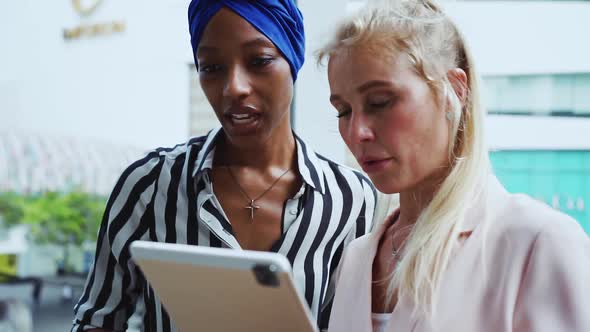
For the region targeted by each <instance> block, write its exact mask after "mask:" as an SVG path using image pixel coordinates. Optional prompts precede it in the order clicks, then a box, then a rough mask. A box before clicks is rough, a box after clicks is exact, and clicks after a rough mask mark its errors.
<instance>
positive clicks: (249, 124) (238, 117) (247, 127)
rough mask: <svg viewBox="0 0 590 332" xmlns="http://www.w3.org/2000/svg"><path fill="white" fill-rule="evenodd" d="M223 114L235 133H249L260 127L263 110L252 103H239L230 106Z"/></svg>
mask: <svg viewBox="0 0 590 332" xmlns="http://www.w3.org/2000/svg"><path fill="white" fill-rule="evenodd" d="M223 116H224V118H225V119H226V122H227V123H228V124H229V125H230V127H231V130H232V131H233V132H234V133H235V134H238V135H247V134H252V133H254V132H255V131H256V129H257V128H258V125H259V123H260V119H261V118H262V112H260V111H258V110H257V109H256V107H254V106H251V105H238V106H232V107H230V108H228V109H227V110H226V111H225V112H224V113H223Z"/></svg>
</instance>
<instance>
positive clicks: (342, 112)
mask: <svg viewBox="0 0 590 332" xmlns="http://www.w3.org/2000/svg"><path fill="white" fill-rule="evenodd" d="M336 110H338V115H336V117H337V118H338V119H340V118H345V117H347V116H349V115H350V113H352V110H351V109H350V108H348V107H336Z"/></svg>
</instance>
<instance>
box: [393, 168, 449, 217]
mask: <svg viewBox="0 0 590 332" xmlns="http://www.w3.org/2000/svg"><path fill="white" fill-rule="evenodd" d="M440 183H442V180H440V179H435V180H432V179H430V180H426V181H424V182H422V183H420V184H418V185H417V186H416V187H415V188H413V189H410V190H407V191H403V192H400V215H399V224H400V225H403V226H408V225H414V224H415V223H416V221H417V220H418V217H419V216H420V214H421V213H422V211H424V209H426V207H427V206H428V204H430V202H431V201H432V198H433V197H434V195H435V194H436V192H437V191H438V188H439V187H440Z"/></svg>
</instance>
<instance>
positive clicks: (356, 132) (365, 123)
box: [348, 111, 375, 144]
mask: <svg viewBox="0 0 590 332" xmlns="http://www.w3.org/2000/svg"><path fill="white" fill-rule="evenodd" d="M348 137H349V140H350V143H351V144H360V143H366V142H370V141H372V140H374V139H375V133H374V131H373V123H372V121H371V118H370V117H369V116H368V115H367V114H366V113H365V112H362V111H361V112H351V114H350V122H349V125H348Z"/></svg>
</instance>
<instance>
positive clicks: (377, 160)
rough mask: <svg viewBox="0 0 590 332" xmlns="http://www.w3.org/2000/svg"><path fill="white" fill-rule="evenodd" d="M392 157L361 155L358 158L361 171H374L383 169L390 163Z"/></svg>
mask: <svg viewBox="0 0 590 332" xmlns="http://www.w3.org/2000/svg"><path fill="white" fill-rule="evenodd" d="M392 162H393V158H389V157H372V156H368V157H363V158H361V159H360V160H359V163H360V165H361V167H362V168H363V171H365V172H366V173H376V172H380V171H383V170H385V169H386V168H387V167H389V166H390V165H391V163H392Z"/></svg>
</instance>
